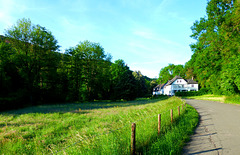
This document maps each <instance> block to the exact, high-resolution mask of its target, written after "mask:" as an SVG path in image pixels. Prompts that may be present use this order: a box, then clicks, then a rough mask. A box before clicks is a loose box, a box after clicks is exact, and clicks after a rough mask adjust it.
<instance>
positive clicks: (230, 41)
mask: <svg viewBox="0 0 240 155" xmlns="http://www.w3.org/2000/svg"><path fill="white" fill-rule="evenodd" d="M239 12H240V4H239V1H235V0H229V1H223V0H210V1H209V2H208V5H207V8H206V13H207V16H206V17H204V18H201V19H200V20H199V21H196V22H195V23H194V25H193V26H192V27H191V29H192V32H193V34H192V35H191V37H192V38H194V39H196V40H197V42H196V43H194V44H192V45H191V48H192V51H193V52H194V54H193V55H192V58H191V60H190V61H189V62H187V63H186V70H187V73H186V74H187V75H188V76H189V75H192V76H194V77H196V79H197V81H198V82H199V84H200V85H201V87H205V88H208V89H209V90H211V91H212V92H213V93H214V94H224V95H230V94H237V93H239V90H240V89H239V86H238V85H239V80H238V79H239V78H237V77H239V74H240V72H239V69H238V66H239V52H240V42H239V40H240V33H239V25H240V24H239V19H240V15H239Z"/></svg>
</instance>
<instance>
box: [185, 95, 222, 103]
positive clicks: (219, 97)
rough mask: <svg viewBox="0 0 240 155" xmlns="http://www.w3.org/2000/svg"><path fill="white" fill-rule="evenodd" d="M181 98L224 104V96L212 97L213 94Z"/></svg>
mask: <svg viewBox="0 0 240 155" xmlns="http://www.w3.org/2000/svg"><path fill="white" fill-rule="evenodd" d="M183 98H186V99H196V100H209V101H217V102H222V103H224V102H225V96H223V95H213V94H206V95H201V96H185V97H183Z"/></svg>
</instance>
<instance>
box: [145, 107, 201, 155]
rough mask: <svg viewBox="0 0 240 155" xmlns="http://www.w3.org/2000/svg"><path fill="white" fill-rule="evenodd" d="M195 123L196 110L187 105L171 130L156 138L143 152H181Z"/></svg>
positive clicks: (196, 120) (175, 154) (175, 153)
mask: <svg viewBox="0 0 240 155" xmlns="http://www.w3.org/2000/svg"><path fill="white" fill-rule="evenodd" d="M197 124H198V113H197V111H196V110H195V109H194V108H193V107H191V106H189V105H187V109H186V112H185V114H184V116H183V117H181V118H180V119H179V121H178V122H177V123H176V125H175V126H173V127H172V129H171V130H169V131H167V132H166V133H165V134H164V135H162V136H161V137H160V138H159V139H157V141H156V142H154V143H153V144H152V145H151V147H150V148H149V150H148V151H146V152H144V154H174V155H177V154H179V155H180V154H182V148H183V146H184V144H185V143H186V142H187V141H189V140H190V138H189V135H192V134H193V133H194V129H195V128H196V126H197Z"/></svg>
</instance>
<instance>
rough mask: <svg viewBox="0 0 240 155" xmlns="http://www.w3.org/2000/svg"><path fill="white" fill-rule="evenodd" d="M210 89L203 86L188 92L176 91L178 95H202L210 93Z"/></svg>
mask: <svg viewBox="0 0 240 155" xmlns="http://www.w3.org/2000/svg"><path fill="white" fill-rule="evenodd" d="M209 93H210V91H209V90H208V89H207V88H201V89H200V90H199V91H188V92H176V93H175V95H176V96H200V95H205V94H209Z"/></svg>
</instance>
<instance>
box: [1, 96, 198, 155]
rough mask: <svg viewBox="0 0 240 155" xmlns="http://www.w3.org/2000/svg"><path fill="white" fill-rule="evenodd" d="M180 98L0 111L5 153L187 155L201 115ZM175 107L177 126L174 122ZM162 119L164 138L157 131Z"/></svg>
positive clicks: (2, 148)
mask: <svg viewBox="0 0 240 155" xmlns="http://www.w3.org/2000/svg"><path fill="white" fill-rule="evenodd" d="M182 104H184V101H183V100H181V99H179V98H177V97H171V98H168V97H163V98H160V99H153V100H137V101H129V102H92V103H71V104H59V105H43V106H36V107H27V108H24V109H19V110H12V111H6V112H4V113H0V154H130V149H131V148H130V146H131V144H130V143H131V124H132V123H133V122H135V123H136V127H137V128H136V152H137V154H139V153H141V154H181V150H182V147H183V146H184V143H185V141H187V140H189V135H190V134H192V133H193V130H194V128H195V127H196V125H197V123H198V113H197V112H196V110H195V109H193V108H192V107H191V106H189V105H186V106H183V108H184V109H181V116H180V117H179V116H178V112H177V107H178V106H180V107H181V105H182ZM170 109H173V111H174V113H173V116H174V123H173V124H171V121H170ZM158 114H161V115H162V126H161V135H160V136H159V135H158V133H157V126H158V124H157V119H158Z"/></svg>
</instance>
